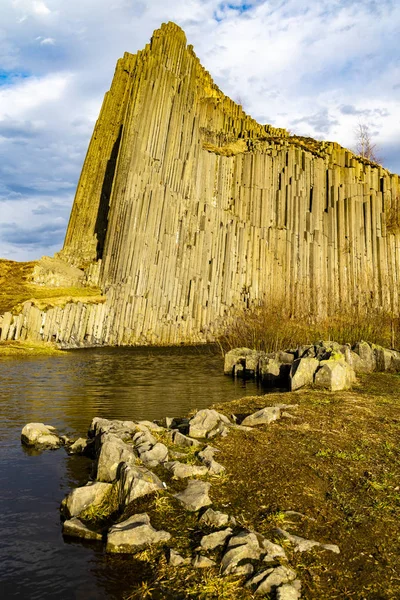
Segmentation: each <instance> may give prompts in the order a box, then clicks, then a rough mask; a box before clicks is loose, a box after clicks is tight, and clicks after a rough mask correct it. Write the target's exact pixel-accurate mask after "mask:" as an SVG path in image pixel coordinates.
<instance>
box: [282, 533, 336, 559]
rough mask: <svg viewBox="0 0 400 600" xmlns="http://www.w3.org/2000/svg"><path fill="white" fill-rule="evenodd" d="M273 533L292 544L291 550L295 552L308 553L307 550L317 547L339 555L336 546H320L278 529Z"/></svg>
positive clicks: (313, 541) (318, 543) (317, 543)
mask: <svg viewBox="0 0 400 600" xmlns="http://www.w3.org/2000/svg"><path fill="white" fill-rule="evenodd" d="M274 533H275V535H276V536H277V537H280V538H283V539H285V540H287V541H288V542H290V543H291V544H293V549H294V551H295V552H308V550H311V548H314V547H319V548H322V549H323V550H330V551H331V552H334V553H335V554H340V549H339V546H337V545H336V544H321V543H320V542H316V541H315V540H307V539H306V538H303V537H300V536H299V535H295V534H293V533H289V532H288V531H285V530H284V529H280V528H279V527H277V528H276V529H275V530H274Z"/></svg>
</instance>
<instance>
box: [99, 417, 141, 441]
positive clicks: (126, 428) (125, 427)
mask: <svg viewBox="0 0 400 600" xmlns="http://www.w3.org/2000/svg"><path fill="white" fill-rule="evenodd" d="M137 430H138V427H137V424H136V423H134V422H133V421H119V420H113V421H111V420H109V419H102V418H100V417H95V418H94V419H93V420H92V422H91V424H90V427H89V432H88V436H89V437H90V438H93V437H97V436H101V435H102V434H104V433H112V434H113V435H115V436H116V437H118V438H120V439H121V440H123V441H127V440H131V439H132V437H133V436H134V434H135V433H136V431H137Z"/></svg>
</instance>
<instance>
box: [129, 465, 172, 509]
mask: <svg viewBox="0 0 400 600" xmlns="http://www.w3.org/2000/svg"><path fill="white" fill-rule="evenodd" d="M163 489H165V488H164V485H163V483H162V481H161V480H160V479H159V478H158V477H157V475H155V474H154V473H152V471H149V469H146V467H142V466H139V465H129V464H127V463H123V464H122V465H121V466H120V469H119V482H118V501H119V506H120V508H121V510H123V509H124V508H125V507H126V506H128V504H129V503H130V502H133V500H136V499H137V498H141V497H143V496H147V495H148V494H153V493H154V492H157V491H160V490H163Z"/></svg>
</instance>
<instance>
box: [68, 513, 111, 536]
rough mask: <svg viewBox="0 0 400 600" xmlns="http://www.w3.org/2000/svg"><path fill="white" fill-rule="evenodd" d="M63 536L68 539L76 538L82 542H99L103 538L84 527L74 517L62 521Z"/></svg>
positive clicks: (96, 532)
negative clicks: (68, 537)
mask: <svg viewBox="0 0 400 600" xmlns="http://www.w3.org/2000/svg"><path fill="white" fill-rule="evenodd" d="M62 532H63V535H65V536H70V537H78V538H81V539H83V540H96V541H101V540H102V539H103V536H102V535H101V533H99V532H98V531H94V530H93V529H89V527H86V525H84V524H83V523H82V521H80V520H79V519H77V518H76V517H73V518H72V519H69V520H68V521H64V523H63V528H62Z"/></svg>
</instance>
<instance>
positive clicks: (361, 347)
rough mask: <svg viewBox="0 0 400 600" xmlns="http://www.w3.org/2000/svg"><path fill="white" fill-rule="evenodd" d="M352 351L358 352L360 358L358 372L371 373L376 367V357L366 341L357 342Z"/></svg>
mask: <svg viewBox="0 0 400 600" xmlns="http://www.w3.org/2000/svg"><path fill="white" fill-rule="evenodd" d="M353 350H354V352H355V353H356V354H358V356H359V357H360V359H361V363H358V365H357V369H358V371H357V369H355V370H356V371H357V372H358V373H372V371H375V369H376V357H375V353H374V351H373V349H372V348H371V346H370V345H369V344H368V343H367V342H362V341H361V342H359V343H358V344H356V345H355V346H354V348H353Z"/></svg>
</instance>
